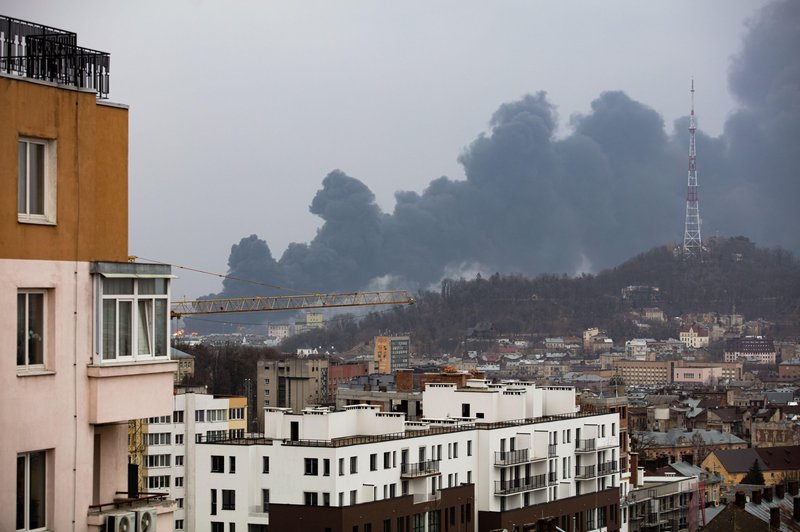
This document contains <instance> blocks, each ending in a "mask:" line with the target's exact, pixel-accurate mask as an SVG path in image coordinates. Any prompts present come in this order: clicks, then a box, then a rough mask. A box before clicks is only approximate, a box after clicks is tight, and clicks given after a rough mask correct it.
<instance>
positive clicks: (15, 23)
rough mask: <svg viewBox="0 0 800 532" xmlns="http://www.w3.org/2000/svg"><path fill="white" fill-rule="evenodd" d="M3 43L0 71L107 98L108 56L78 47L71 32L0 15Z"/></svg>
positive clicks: (1, 44) (0, 43) (109, 62)
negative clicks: (84, 90) (94, 93)
mask: <svg viewBox="0 0 800 532" xmlns="http://www.w3.org/2000/svg"><path fill="white" fill-rule="evenodd" d="M0 27H2V28H3V30H4V34H5V35H4V41H5V42H0V48H3V52H5V53H3V54H0V71H2V72H5V73H7V74H16V75H18V76H22V77H26V78H31V79H38V80H43V81H49V82H52V83H58V84H59V85H67V86H71V87H76V88H81V89H90V90H94V91H95V92H96V93H97V97H98V98H108V85H109V76H110V70H111V68H110V67H111V56H110V55H109V54H107V53H106V52H99V51H97V50H90V49H88V48H83V47H81V46H78V45H77V40H78V39H77V35H76V34H75V33H73V32H71V31H64V30H60V29H58V28H51V27H49V26H42V25H41V24H35V23H33V22H27V21H24V20H19V19H15V18H10V17H5V16H0Z"/></svg>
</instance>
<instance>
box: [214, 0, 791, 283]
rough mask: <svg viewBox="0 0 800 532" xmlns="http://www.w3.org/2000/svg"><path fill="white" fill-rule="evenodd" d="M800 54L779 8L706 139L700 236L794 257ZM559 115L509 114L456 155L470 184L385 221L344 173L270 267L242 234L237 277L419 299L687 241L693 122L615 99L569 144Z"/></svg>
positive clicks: (756, 38)
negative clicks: (463, 284) (727, 110)
mask: <svg viewBox="0 0 800 532" xmlns="http://www.w3.org/2000/svg"><path fill="white" fill-rule="evenodd" d="M798 50H800V2H792V1H784V2H778V3H775V4H771V5H769V6H767V7H765V8H764V9H762V10H761V11H760V12H759V13H758V15H757V16H756V17H755V18H754V19H753V20H752V21H751V22H750V24H749V28H748V31H747V34H746V37H745V39H744V42H743V48H742V50H741V52H740V53H739V54H738V55H737V56H735V57H734V58H733V62H732V66H731V68H730V75H729V85H730V89H731V91H732V93H733V94H734V95H735V97H736V98H737V99H738V101H739V103H740V104H741V108H740V109H738V110H736V111H735V112H734V113H733V114H732V115H731V116H730V118H729V119H728V120H727V122H726V124H725V128H724V132H723V134H722V135H721V136H719V137H716V138H712V137H709V136H707V135H705V134H703V133H702V132H698V137H697V151H698V161H699V162H698V173H699V181H700V185H701V187H700V191H701V196H700V198H701V199H700V201H701V217H702V219H703V226H702V227H703V233H704V235H705V236H706V237H708V236H712V235H716V234H720V235H736V234H743V235H747V236H748V237H750V238H751V239H753V240H755V241H757V242H758V243H759V244H761V245H780V246H783V247H786V248H788V249H790V250H793V251H798V250H800V208H798V201H800V150H798V147H800V144H799V143H800V54H798ZM687 81H688V80H687ZM700 114H701V113H700ZM701 118H702V116H701ZM557 120H558V117H557V116H556V112H555V109H554V107H553V105H552V104H550V103H549V101H548V99H547V95H546V93H544V92H538V93H536V94H532V95H527V96H524V97H523V98H521V99H520V100H518V101H515V102H511V103H505V104H503V105H501V106H500V108H499V109H498V110H497V112H495V113H494V115H493V116H492V117H491V120H490V122H489V125H490V130H489V132H488V133H487V134H481V135H479V136H478V137H477V138H476V139H475V140H474V141H473V142H472V144H471V145H470V146H469V147H468V148H467V149H466V150H465V151H464V153H462V154H461V156H460V157H459V162H460V163H461V164H462V165H463V167H464V170H465V174H466V180H463V181H454V180H451V179H448V178H447V177H440V178H438V179H435V180H433V181H431V183H430V184H429V185H428V187H427V188H426V189H425V190H424V191H423V192H422V193H421V194H418V193H416V192H402V191H401V192H397V193H396V195H395V197H396V205H395V208H394V212H392V213H391V214H389V213H384V212H382V211H381V209H380V208H379V207H378V205H377V204H376V203H375V197H374V195H373V194H372V192H371V191H370V190H369V188H368V187H367V186H366V185H365V184H364V183H363V182H361V181H359V180H358V179H355V178H353V177H350V176H348V175H346V174H345V173H344V172H342V171H339V170H335V171H333V172H331V173H330V174H329V175H328V176H327V177H326V178H325V179H324V180H323V182H322V188H321V189H320V190H319V191H318V192H317V194H316V196H315V197H314V199H313V201H312V203H311V207H310V208H311V212H312V213H314V214H316V215H318V216H319V217H320V218H322V220H324V224H323V225H322V227H321V229H320V230H319V231H318V233H317V235H316V236H315V237H314V239H313V240H312V241H311V242H309V243H307V244H305V243H293V244H291V245H290V246H289V247H288V249H287V250H286V252H285V253H284V254H283V256H282V257H281V258H280V260H278V261H276V260H275V259H274V258H273V257H272V255H271V253H270V251H269V248H268V246H267V244H266V243H265V242H264V241H262V240H259V239H258V238H257V237H256V236H255V235H252V236H250V237H247V238H244V239H242V241H241V242H240V243H239V244H237V245H234V246H233V249H232V251H231V255H230V260H229V267H230V273H231V274H232V275H234V276H236V277H243V278H249V279H256V280H261V281H264V282H267V283H272V284H281V285H286V286H291V287H296V288H302V289H305V290H313V291H320V292H333V291H342V290H355V289H363V288H367V287H370V286H372V287H378V286H380V284H381V283H384V284H387V283H388V285H389V286H394V287H404V288H411V289H415V288H419V287H425V286H430V285H431V284H432V283H435V282H437V281H438V280H440V279H441V278H442V277H444V276H454V275H455V276H458V275H459V274H460V273H463V272H470V271H471V272H473V273H474V271H475V270H479V271H484V272H495V271H498V272H521V273H525V274H536V273H540V272H564V273H568V274H573V273H577V272H581V271H598V270H600V269H603V268H608V267H611V266H614V265H616V264H618V263H620V262H621V261H622V260H624V259H626V258H628V257H630V256H632V255H634V254H636V253H639V252H642V251H644V250H646V249H648V248H649V247H652V246H655V245H661V244H664V243H667V242H670V241H672V242H676V243H677V242H680V241H681V240H682V238H683V217H684V207H685V193H686V177H685V176H686V168H687V149H688V133H687V126H688V119H686V118H684V119H681V120H678V121H677V122H676V124H675V127H674V133H668V132H667V130H666V128H665V124H664V121H663V119H662V117H661V116H660V115H659V113H658V112H656V111H655V110H653V109H652V108H650V107H648V106H647V105H645V104H643V103H640V102H637V101H635V100H632V99H631V98H630V97H628V96H627V95H626V94H624V93H623V92H619V91H609V92H604V93H602V94H600V96H599V97H598V98H597V99H596V100H595V101H593V102H592V105H591V111H590V112H589V113H588V114H586V115H581V116H575V117H572V118H571V119H570V125H571V134H569V135H568V136H567V137H565V138H560V139H559V138H556V137H555V135H554V132H555V129H556V125H557ZM255 292H265V290H257V289H256V287H252V286H248V285H240V284H235V283H232V282H226V283H225V285H224V287H223V293H224V295H227V296H241V295H248V294H252V293H255Z"/></svg>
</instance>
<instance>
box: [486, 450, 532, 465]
mask: <svg viewBox="0 0 800 532" xmlns="http://www.w3.org/2000/svg"><path fill="white" fill-rule="evenodd" d="M529 455H530V453H529V452H528V449H518V450H516V451H498V452H495V453H494V465H496V466H501V467H502V466H510V465H515V464H524V463H526V462H530V461H532V459H530V458H528V457H529Z"/></svg>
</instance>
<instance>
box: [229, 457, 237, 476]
mask: <svg viewBox="0 0 800 532" xmlns="http://www.w3.org/2000/svg"><path fill="white" fill-rule="evenodd" d="M228 473H236V457H235V456H229V457H228Z"/></svg>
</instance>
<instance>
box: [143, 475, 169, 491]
mask: <svg viewBox="0 0 800 532" xmlns="http://www.w3.org/2000/svg"><path fill="white" fill-rule="evenodd" d="M147 488H148V489H163V488H169V475H158V476H155V477H147Z"/></svg>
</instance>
